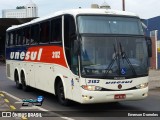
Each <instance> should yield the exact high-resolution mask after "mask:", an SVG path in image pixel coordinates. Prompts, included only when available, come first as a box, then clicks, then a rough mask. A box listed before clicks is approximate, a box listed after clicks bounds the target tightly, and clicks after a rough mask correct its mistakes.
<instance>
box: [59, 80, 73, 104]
mask: <svg viewBox="0 0 160 120" xmlns="http://www.w3.org/2000/svg"><path fill="white" fill-rule="evenodd" d="M57 97H58V101H59V103H60V104H62V105H65V106H68V105H70V100H68V99H66V98H65V93H64V87H63V83H62V81H61V80H60V81H59V82H58V83H57Z"/></svg>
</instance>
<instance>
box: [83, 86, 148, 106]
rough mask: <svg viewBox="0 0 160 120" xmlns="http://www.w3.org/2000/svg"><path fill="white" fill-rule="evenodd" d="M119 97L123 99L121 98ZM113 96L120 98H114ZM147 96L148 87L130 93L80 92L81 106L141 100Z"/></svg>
mask: <svg viewBox="0 0 160 120" xmlns="http://www.w3.org/2000/svg"><path fill="white" fill-rule="evenodd" d="M121 95H123V97H122V98H121ZM115 96H120V98H118V99H117V98H116V97H115ZM147 96H148V87H146V88H143V89H137V90H130V91H87V90H84V89H83V90H82V99H81V100H82V101H81V103H82V104H89V103H107V102H117V101H127V100H141V99H144V98H146V97H147Z"/></svg>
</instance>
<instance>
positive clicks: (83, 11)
mask: <svg viewBox="0 0 160 120" xmlns="http://www.w3.org/2000/svg"><path fill="white" fill-rule="evenodd" d="M63 14H70V15H73V16H74V17H75V16H77V15H79V14H90V15H122V16H133V17H138V16H137V15H136V14H135V13H131V12H126V11H118V10H112V9H93V8H90V9H70V10H63V11H58V12H55V13H52V14H50V15H47V16H44V17H41V18H37V19H34V20H32V21H30V22H27V23H24V24H21V25H15V26H12V27H9V28H8V29H7V31H9V30H12V29H16V28H20V27H23V26H26V25H30V24H34V23H37V22H41V21H43V20H47V19H50V18H53V17H56V16H60V15H63Z"/></svg>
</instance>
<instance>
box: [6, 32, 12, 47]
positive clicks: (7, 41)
mask: <svg viewBox="0 0 160 120" xmlns="http://www.w3.org/2000/svg"><path fill="white" fill-rule="evenodd" d="M10 34H11V33H10V32H7V34H6V46H10Z"/></svg>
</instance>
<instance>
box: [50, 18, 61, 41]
mask: <svg viewBox="0 0 160 120" xmlns="http://www.w3.org/2000/svg"><path fill="white" fill-rule="evenodd" d="M60 41H62V18H55V19H53V20H52V21H51V42H60Z"/></svg>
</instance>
